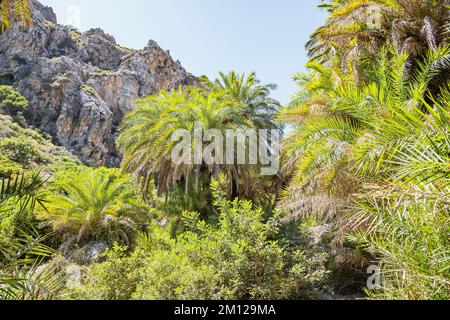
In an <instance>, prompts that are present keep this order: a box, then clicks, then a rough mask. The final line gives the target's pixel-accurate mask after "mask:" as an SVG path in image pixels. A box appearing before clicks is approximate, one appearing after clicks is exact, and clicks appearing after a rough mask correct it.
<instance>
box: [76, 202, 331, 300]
mask: <svg viewBox="0 0 450 320" xmlns="http://www.w3.org/2000/svg"><path fill="white" fill-rule="evenodd" d="M216 198H217V194H216ZM215 205H216V207H217V209H218V211H219V217H218V223H215V224H212V223H207V222H205V221H203V220H201V219H200V218H199V214H197V213H190V212H186V213H185V214H184V215H183V222H184V225H185V231H183V232H182V233H180V234H179V235H178V236H177V238H176V239H173V238H171V236H170V226H168V227H167V228H162V227H161V226H159V225H152V226H151V227H150V231H149V232H148V233H147V234H141V235H140V237H139V238H138V241H137V248H136V249H135V250H134V251H133V252H132V254H131V255H126V254H125V249H124V248H122V249H120V250H118V249H117V248H116V249H115V251H116V252H115V253H113V254H112V255H111V254H109V255H108V256H107V258H108V259H107V261H106V262H103V263H100V264H97V265H95V266H93V267H92V268H91V269H90V271H89V277H87V281H86V282H85V284H84V285H83V287H82V288H81V289H80V297H84V298H89V299H102V298H105V297H107V298H114V299H119V298H120V299H130V298H131V299H150V300H154V299H281V298H304V297H308V296H309V295H310V290H311V288H312V286H311V285H312V284H313V283H314V282H315V281H319V280H322V279H324V277H325V275H326V272H325V271H324V267H323V263H324V261H323V260H322V259H321V257H318V256H314V255H310V254H308V253H306V252H301V251H299V250H298V249H294V250H290V249H289V248H288V247H286V246H285V245H283V243H281V242H278V241H275V240H274V239H275V238H276V235H277V232H278V222H277V219H276V217H275V218H272V219H270V220H268V221H266V220H264V218H263V211H262V210H260V209H253V208H252V204H251V203H250V202H246V201H238V200H236V201H234V202H230V201H225V200H218V201H216V202H215ZM117 250H118V251H119V252H117ZM315 268H316V270H313V269H315ZM112 279H114V280H112ZM122 293H124V295H122Z"/></svg>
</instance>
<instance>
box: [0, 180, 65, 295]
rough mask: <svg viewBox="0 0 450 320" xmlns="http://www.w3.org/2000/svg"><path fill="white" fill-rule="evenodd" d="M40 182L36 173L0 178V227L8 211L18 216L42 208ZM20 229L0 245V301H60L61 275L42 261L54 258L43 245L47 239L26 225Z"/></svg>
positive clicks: (63, 285) (62, 277)
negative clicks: (38, 207) (37, 206)
mask: <svg viewBox="0 0 450 320" xmlns="http://www.w3.org/2000/svg"><path fill="white" fill-rule="evenodd" d="M43 183H44V181H43V180H42V179H41V176H40V174H39V173H33V174H21V175H16V176H14V177H11V178H10V179H1V181H0V226H2V222H3V219H4V218H5V217H6V216H8V215H9V214H10V213H11V212H14V213H15V214H18V215H20V214H22V213H24V212H25V211H28V212H34V209H35V208H36V205H39V206H43V199H42V198H40V195H39V192H40V189H41V188H42V186H43ZM20 227H21V228H23V230H14V231H13V232H14V234H13V236H12V237H11V238H9V239H8V243H7V244H5V243H2V245H1V246H0V300H22V299H26V300H38V299H39V300H42V299H63V298H64V297H65V296H66V294H67V292H66V289H65V281H64V275H63V274H61V273H60V272H59V271H58V270H56V268H55V267H54V266H52V265H48V266H47V267H45V266H44V261H45V259H49V258H51V257H52V256H53V255H55V251H54V250H52V249H51V248H49V247H48V246H46V245H44V244H43V242H45V241H46V240H47V239H48V237H49V236H48V235H47V236H41V235H39V233H38V232H37V231H36V230H34V229H33V228H32V227H30V226H28V225H22V226H20ZM2 231H3V230H2Z"/></svg>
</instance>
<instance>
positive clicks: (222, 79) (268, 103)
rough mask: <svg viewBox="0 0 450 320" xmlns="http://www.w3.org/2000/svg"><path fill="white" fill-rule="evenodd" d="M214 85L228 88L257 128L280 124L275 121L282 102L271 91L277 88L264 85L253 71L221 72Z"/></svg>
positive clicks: (275, 126)
mask: <svg viewBox="0 0 450 320" xmlns="http://www.w3.org/2000/svg"><path fill="white" fill-rule="evenodd" d="M214 86H215V87H217V88H219V89H223V90H226V91H227V93H228V95H229V96H231V97H232V98H233V99H235V100H236V102H237V103H238V105H239V109H240V112H241V113H242V114H243V115H244V116H246V117H247V118H248V120H249V121H251V122H252V123H253V125H254V127H256V128H267V129H275V128H277V127H278V126H279V124H277V123H276V122H275V121H274V115H275V113H276V111H277V110H278V109H279V108H280V107H281V105H280V103H279V102H278V101H276V100H275V99H272V98H271V97H270V94H271V91H273V90H275V89H276V88H277V86H276V85H274V84H267V85H262V84H261V82H260V81H259V79H258V78H257V77H256V73H255V72H252V73H250V74H249V75H248V76H246V75H245V73H243V74H237V73H236V72H234V71H231V72H229V73H228V74H225V73H223V72H220V73H219V77H218V78H217V79H215V80H214Z"/></svg>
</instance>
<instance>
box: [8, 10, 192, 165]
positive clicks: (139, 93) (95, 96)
mask: <svg viewBox="0 0 450 320" xmlns="http://www.w3.org/2000/svg"><path fill="white" fill-rule="evenodd" d="M32 7H33V11H32V17H33V24H32V27H31V28H29V29H28V28H22V27H20V26H19V25H16V26H14V27H13V28H11V29H10V30H7V31H6V32H5V33H4V34H2V35H1V37H0V85H11V86H13V87H14V88H15V89H16V90H17V91H19V92H20V93H21V94H23V95H24V96H25V97H26V98H27V99H28V100H29V107H30V117H29V121H30V122H31V124H32V125H33V126H35V127H37V128H39V129H41V130H42V131H43V132H47V133H49V134H50V135H52V137H53V138H54V139H55V141H56V142H57V144H59V145H61V146H64V147H65V148H67V149H68V150H69V151H70V152H71V153H72V154H74V155H75V156H77V157H78V158H79V159H81V160H82V161H83V162H84V163H86V164H89V165H92V166H118V165H119V164H120V156H119V154H118V153H117V150H116V148H115V139H116V136H117V127H118V125H119V124H120V122H121V120H122V118H123V116H124V114H126V113H128V112H130V111H131V110H133V101H134V100H136V99H137V98H139V97H144V96H147V95H149V94H151V93H155V92H157V91H159V90H161V89H164V90H168V89H171V88H175V87H178V86H180V85H186V84H190V83H193V82H194V81H195V78H193V77H192V76H191V75H189V74H188V73H187V72H186V71H185V70H184V68H183V67H182V66H181V64H180V62H178V61H174V60H173V59H172V58H171V57H170V55H169V53H168V52H166V51H164V50H162V49H161V48H160V47H159V46H158V45H157V44H156V43H155V42H154V41H149V43H148V45H147V46H146V47H145V48H144V49H142V50H131V49H127V48H124V47H122V46H120V45H118V44H117V43H116V41H115V39H114V38H113V37H112V36H110V35H108V34H106V33H105V32H104V31H103V30H101V29H92V30H89V31H87V32H84V33H80V32H79V31H77V30H74V29H73V28H71V27H68V26H62V25H59V24H58V23H57V19H56V16H55V14H54V13H53V10H52V9H51V8H48V7H44V6H43V5H42V4H40V3H39V2H37V1H32Z"/></svg>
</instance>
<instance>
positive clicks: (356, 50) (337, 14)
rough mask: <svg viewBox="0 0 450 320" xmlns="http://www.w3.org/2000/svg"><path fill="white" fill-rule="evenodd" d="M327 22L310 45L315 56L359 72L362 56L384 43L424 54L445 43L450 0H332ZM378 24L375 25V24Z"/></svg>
mask: <svg viewBox="0 0 450 320" xmlns="http://www.w3.org/2000/svg"><path fill="white" fill-rule="evenodd" d="M323 2H324V4H322V5H321V7H323V8H326V9H327V10H328V12H329V14H330V15H329V18H328V19H327V22H326V24H325V25H324V26H323V27H321V28H319V29H317V30H316V32H315V33H314V34H313V35H312V37H311V40H310V41H309V42H308V43H307V46H306V47H307V49H308V50H309V55H310V57H311V58H313V59H318V60H319V61H321V62H327V63H330V64H333V63H336V64H342V66H343V67H345V68H347V69H349V70H350V71H356V72H358V71H359V69H360V66H359V57H361V56H363V55H369V56H370V57H374V56H376V54H377V53H378V52H379V50H380V49H381V48H382V47H383V46H391V45H394V46H395V47H396V48H397V53H409V54H411V55H412V58H420V57H421V56H423V55H425V54H426V52H427V51H428V50H430V49H431V50H435V49H436V48H438V47H439V46H440V45H442V44H444V43H446V41H447V37H446V36H445V27H444V26H445V24H446V23H448V19H449V15H448V4H449V2H448V0H414V1H413V0H389V1H386V0H370V1H369V0H329V1H323ZM371 22H373V23H376V24H379V25H373V26H372V25H371V24H370V23H371Z"/></svg>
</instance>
